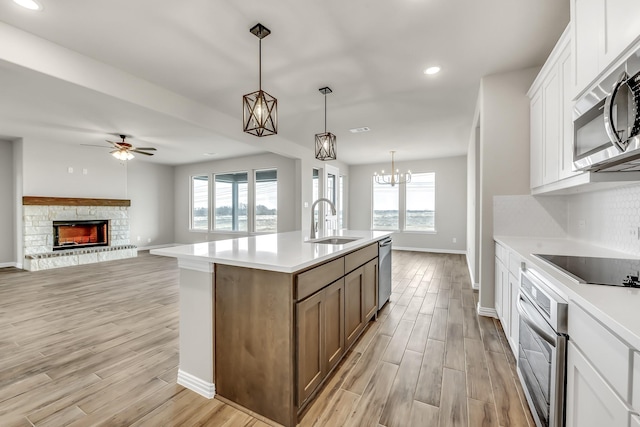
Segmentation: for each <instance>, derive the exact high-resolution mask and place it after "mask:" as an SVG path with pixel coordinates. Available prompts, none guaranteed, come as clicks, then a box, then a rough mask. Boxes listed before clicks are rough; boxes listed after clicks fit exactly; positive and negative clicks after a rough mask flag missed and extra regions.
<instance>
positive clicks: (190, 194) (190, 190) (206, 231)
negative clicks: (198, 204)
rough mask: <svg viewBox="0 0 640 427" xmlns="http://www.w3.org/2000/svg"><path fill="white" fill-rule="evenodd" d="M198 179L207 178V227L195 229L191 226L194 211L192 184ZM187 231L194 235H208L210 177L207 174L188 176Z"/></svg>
mask: <svg viewBox="0 0 640 427" xmlns="http://www.w3.org/2000/svg"><path fill="white" fill-rule="evenodd" d="M198 177H206V178H207V226H206V227H205V228H195V227H194V226H193V225H194V224H193V223H194V221H193V219H194V218H193V211H194V202H195V196H194V191H193V190H194V188H193V182H194V180H195V179H196V178H198ZM188 209H189V231H193V232H196V233H208V232H209V230H210V228H211V175H210V174H207V173H196V174H193V175H190V176H189V206H188Z"/></svg>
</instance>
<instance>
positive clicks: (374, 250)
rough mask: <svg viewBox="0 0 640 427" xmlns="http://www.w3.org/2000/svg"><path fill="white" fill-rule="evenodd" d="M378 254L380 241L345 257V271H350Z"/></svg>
mask: <svg viewBox="0 0 640 427" xmlns="http://www.w3.org/2000/svg"><path fill="white" fill-rule="evenodd" d="M377 256H378V243H373V244H371V245H369V246H366V247H364V248H362V249H358V250H357V251H355V252H351V253H350V254H348V255H346V256H345V257H344V271H345V273H348V272H350V271H353V270H355V269H356V268H358V267H360V266H361V265H363V264H366V263H367V262H369V261H371V260H372V259H374V258H375V257H377Z"/></svg>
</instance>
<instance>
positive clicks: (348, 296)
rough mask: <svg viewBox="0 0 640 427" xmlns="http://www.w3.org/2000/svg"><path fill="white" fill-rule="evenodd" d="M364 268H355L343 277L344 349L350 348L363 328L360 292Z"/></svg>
mask: <svg viewBox="0 0 640 427" xmlns="http://www.w3.org/2000/svg"><path fill="white" fill-rule="evenodd" d="M363 285H364V267H360V268H357V269H355V270H353V271H352V272H351V273H349V274H347V275H346V276H344V304H345V309H344V326H345V340H346V348H349V347H351V344H353V343H354V342H355V340H356V338H358V335H360V331H362V328H363V327H364V322H363V321H362V319H363V314H364V310H363V307H362V291H363Z"/></svg>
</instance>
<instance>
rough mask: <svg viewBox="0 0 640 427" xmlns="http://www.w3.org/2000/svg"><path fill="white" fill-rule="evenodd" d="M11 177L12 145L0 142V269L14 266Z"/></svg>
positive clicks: (12, 182) (13, 206)
mask: <svg viewBox="0 0 640 427" xmlns="http://www.w3.org/2000/svg"><path fill="white" fill-rule="evenodd" d="M13 175H14V173H13V143H12V142H11V141H4V140H0V200H2V202H1V203H0V268H1V267H8V266H10V265H14V263H15V261H16V256H15V236H14V232H13V223H14V212H15V193H14V178H13Z"/></svg>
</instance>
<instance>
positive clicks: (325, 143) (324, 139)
mask: <svg viewBox="0 0 640 427" xmlns="http://www.w3.org/2000/svg"><path fill="white" fill-rule="evenodd" d="M319 90H320V93H322V94H323V95H324V133H317V134H316V159H318V160H322V161H327V160H335V159H336V148H337V147H336V136H335V135H334V134H332V133H331V132H327V94H328V93H332V92H333V91H332V90H331V89H330V88H328V87H323V88H320V89H319Z"/></svg>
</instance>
